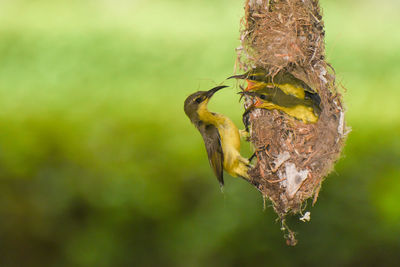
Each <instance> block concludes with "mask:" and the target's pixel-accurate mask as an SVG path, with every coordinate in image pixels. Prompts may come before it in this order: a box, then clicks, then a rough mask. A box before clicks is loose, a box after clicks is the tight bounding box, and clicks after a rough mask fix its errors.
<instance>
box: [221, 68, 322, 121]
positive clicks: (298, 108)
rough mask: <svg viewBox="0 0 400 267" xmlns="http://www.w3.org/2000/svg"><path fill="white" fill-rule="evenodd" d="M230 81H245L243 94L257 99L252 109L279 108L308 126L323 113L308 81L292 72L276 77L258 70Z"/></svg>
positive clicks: (283, 72) (279, 74) (281, 73)
mask: <svg viewBox="0 0 400 267" xmlns="http://www.w3.org/2000/svg"><path fill="white" fill-rule="evenodd" d="M230 78H237V79H245V80H246V81H247V87H246V88H245V89H244V92H243V94H244V95H251V96H255V97H257V98H258V99H257V100H258V101H257V102H256V103H255V104H254V105H253V106H251V108H266V109H277V110H280V111H283V112H285V113H286V114H288V115H290V116H292V117H294V118H296V119H298V120H301V121H303V122H305V123H315V122H317V121H318V117H319V115H320V114H321V108H320V104H321V98H320V97H319V95H318V94H317V93H316V92H315V91H314V90H313V89H312V88H311V87H310V86H308V85H307V84H306V83H305V82H303V81H302V80H300V79H297V78H296V77H294V76H293V75H292V74H291V73H289V72H285V71H280V72H278V73H277V74H276V75H275V76H274V77H273V78H272V76H271V75H268V74H267V73H266V71H265V70H263V69H261V68H255V69H252V70H250V71H249V72H247V73H245V74H242V75H235V76H231V77H229V78H228V79H230Z"/></svg>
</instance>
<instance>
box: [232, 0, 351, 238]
mask: <svg viewBox="0 0 400 267" xmlns="http://www.w3.org/2000/svg"><path fill="white" fill-rule="evenodd" d="M324 36H325V31H324V23H323V21H322V16H321V10H320V7H319V4H318V1H316V0H281V1H272V0H271V1H268V0H250V1H249V0H247V1H246V3H245V17H244V18H243V19H242V30H241V38H240V40H241V46H240V47H239V48H238V49H237V54H238V60H237V63H238V64H239V68H240V69H242V70H244V71H247V70H249V69H253V68H263V69H264V70H265V71H266V72H267V73H269V74H270V75H271V76H272V77H274V75H275V74H277V73H278V72H280V71H285V72H290V73H291V74H292V75H294V76H295V77H296V78H298V79H300V80H302V81H304V82H305V83H306V84H307V85H309V86H310V87H311V88H313V89H314V90H315V91H316V92H317V93H318V94H319V96H320V98H321V104H320V107H321V110H322V111H321V114H320V116H319V119H318V121H317V122H316V123H309V124H307V123H303V122H302V121H299V120H296V119H294V118H293V117H290V116H288V115H287V114H285V113H283V112H280V111H277V110H266V109H254V110H253V111H252V112H251V113H250V114H249V122H250V141H251V142H252V144H253V145H254V147H255V148H256V156H257V163H256V165H255V167H254V168H253V169H251V170H250V171H249V174H250V176H251V183H252V184H253V185H254V186H256V187H257V188H258V190H259V191H260V192H261V193H262V194H263V196H264V197H266V198H268V199H269V200H270V201H271V202H272V203H273V207H274V209H275V211H276V212H277V214H278V215H279V217H280V218H281V220H282V223H283V225H285V224H284V218H285V216H286V215H287V214H289V213H293V214H296V213H302V212H303V210H302V209H303V208H304V205H303V203H304V202H305V201H306V200H307V199H309V198H313V204H314V203H315V201H316V200H317V197H318V193H319V190H320V188H321V183H322V181H323V179H324V177H326V176H327V174H329V172H331V171H332V169H333V165H334V163H335V162H336V161H337V160H338V158H339V156H340V152H341V150H342V148H343V146H344V142H345V139H346V135H347V132H348V130H347V128H346V125H345V119H344V109H343V105H342V97H341V95H340V94H339V92H338V89H337V86H336V84H335V75H334V70H333V68H332V67H331V66H330V65H329V64H328V63H327V62H326V61H325V46H324ZM253 101H254V99H253V98H252V97H249V96H247V97H246V101H245V107H246V108H247V107H249V106H250V105H251V104H252V103H253ZM286 230H288V229H286ZM288 231H289V232H288V236H287V240H288V244H290V245H295V243H296V240H295V238H294V234H293V232H291V231H290V230H288Z"/></svg>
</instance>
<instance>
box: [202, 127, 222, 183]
mask: <svg viewBox="0 0 400 267" xmlns="http://www.w3.org/2000/svg"><path fill="white" fill-rule="evenodd" d="M202 135H203V139H204V144H205V145H206V150H207V154H208V160H209V161H210V165H211V168H212V169H213V171H214V173H215V176H217V179H218V181H219V183H220V184H221V185H224V176H223V169H224V167H223V164H224V153H223V151H222V146H221V138H220V136H219V132H218V129H217V128H216V127H215V126H214V125H212V124H207V125H205V127H204V134H202Z"/></svg>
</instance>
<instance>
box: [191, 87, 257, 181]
mask: <svg viewBox="0 0 400 267" xmlns="http://www.w3.org/2000/svg"><path fill="white" fill-rule="evenodd" d="M225 87H227V86H217V87H215V88H213V89H211V90H209V91H198V92H196V93H194V94H191V95H190V96H188V98H186V100H185V106H184V109H185V113H186V115H187V116H188V117H189V119H190V120H191V122H192V123H193V124H194V126H195V127H196V128H197V130H199V132H200V134H201V136H202V137H203V140H204V144H205V146H206V150H207V154H208V160H209V162H210V166H211V168H212V169H213V171H214V173H215V175H216V176H217V179H218V181H219V183H220V185H221V186H223V185H224V177H223V170H225V171H226V172H227V173H229V174H230V175H232V176H234V177H237V176H240V177H243V178H246V179H249V175H248V174H247V171H248V168H249V167H250V163H249V161H248V159H246V158H243V157H242V156H241V155H240V134H239V130H238V128H237V127H236V125H235V124H234V123H233V122H232V121H231V120H230V119H229V118H228V117H226V116H224V115H221V114H217V113H214V112H210V111H209V110H208V109H207V104H208V101H209V100H210V98H211V97H212V96H213V95H214V93H215V92H217V91H219V90H220V89H222V88H225Z"/></svg>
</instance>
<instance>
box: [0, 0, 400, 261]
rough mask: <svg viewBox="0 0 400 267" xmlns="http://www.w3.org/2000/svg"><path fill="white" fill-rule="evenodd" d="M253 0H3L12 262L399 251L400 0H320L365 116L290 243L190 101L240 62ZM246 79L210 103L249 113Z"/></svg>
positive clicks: (286, 257)
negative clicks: (218, 150) (207, 141)
mask: <svg viewBox="0 0 400 267" xmlns="http://www.w3.org/2000/svg"><path fill="white" fill-rule="evenodd" d="M242 5H243V0H235V1H232V0H207V1H206V0H203V1H194V0H186V1H178V0H154V1H144V0H132V1H129V0H63V1H51V0H2V1H0V106H1V108H0V129H1V130H0V266H267V265H268V266H277V265H279V266H391V265H394V264H395V263H396V262H397V263H398V262H399V261H400V253H399V252H400V107H399V100H400V89H399V79H400V32H399V30H398V29H399V27H400V16H399V12H400V2H399V1H397V0H384V1H373V0H366V1H361V0H355V1H344V0H341V1H338V0H336V1H334V0H321V5H322V7H323V9H324V19H325V24H326V33H327V39H326V43H327V55H328V61H329V62H331V63H332V64H333V66H334V67H335V69H336V71H337V78H338V81H339V82H341V83H342V84H343V85H344V86H345V87H346V88H348V91H347V93H346V94H345V101H346V105H347V107H348V113H347V120H348V123H349V124H350V125H351V126H352V128H353V131H352V133H351V134H350V136H349V138H348V142H347V146H346V148H345V150H344V156H343V158H342V159H341V160H340V162H339V163H338V164H337V165H336V168H335V171H334V172H333V173H332V174H331V175H330V176H329V177H328V178H327V180H326V181H325V182H324V185H323V188H322V191H321V193H320V197H319V201H318V202H317V204H316V206H315V207H314V208H312V209H308V210H310V211H311V218H312V220H311V222H309V223H302V222H300V221H299V220H298V217H294V218H292V219H291V221H290V224H291V225H292V227H293V229H294V230H295V231H296V232H298V236H297V237H298V239H299V244H298V245H297V246H296V247H294V248H293V247H287V246H286V245H285V242H284V239H283V237H282V232H281V231H280V229H279V228H280V225H279V223H278V222H276V215H275V214H274V213H273V211H272V208H271V207H269V208H267V210H266V211H265V212H263V208H262V198H261V196H260V194H259V193H258V192H257V191H256V190H255V189H254V188H253V187H252V186H250V185H249V184H247V183H246V182H245V181H242V180H240V179H236V178H231V177H228V176H227V177H226V186H225V192H224V193H223V194H222V193H221V192H220V189H219V186H218V182H217V180H216V179H215V177H214V176H213V173H212V171H211V169H210V168H209V166H208V161H207V158H206V153H205V150H204V147H203V146H204V145H203V142H202V139H201V137H200V135H199V133H198V132H197V131H196V130H195V128H194V127H193V126H192V125H191V124H190V122H189V120H188V119H187V118H186V117H185V115H184V113H183V101H184V99H185V98H186V96H187V95H189V94H190V93H192V92H194V91H196V90H199V89H202V90H206V89H209V88H211V87H212V86H215V85H217V84H219V83H220V82H221V81H223V79H224V78H226V77H227V76H228V75H231V74H232V73H233V65H234V61H235V52H234V50H235V47H237V46H238V45H239V42H238V30H239V19H240V18H241V16H242V14H243V8H242ZM228 84H230V85H235V84H234V83H232V82H231V83H228ZM236 90H237V89H234V88H232V87H231V88H230V89H229V88H228V89H225V90H223V91H221V92H219V93H218V95H216V96H215V98H214V99H213V101H212V103H211V104H210V106H211V109H212V110H214V111H218V112H221V113H224V114H227V115H228V116H230V117H231V118H233V119H234V121H235V122H236V123H237V124H238V125H241V120H240V114H241V113H242V107H241V106H240V104H239V103H238V97H237V95H236V94H235V92H236ZM244 151H245V152H244V153H245V154H248V155H250V148H249V145H248V144H245V145H244Z"/></svg>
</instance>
